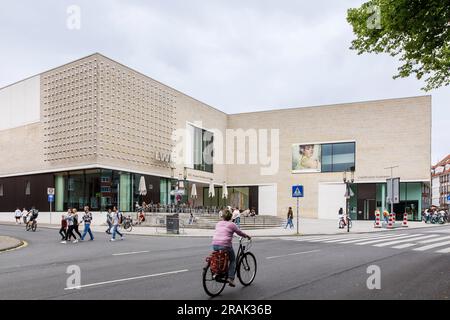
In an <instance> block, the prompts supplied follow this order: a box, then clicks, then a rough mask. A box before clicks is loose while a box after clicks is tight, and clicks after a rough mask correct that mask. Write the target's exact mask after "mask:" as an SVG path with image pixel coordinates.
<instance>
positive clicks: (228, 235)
mask: <svg viewBox="0 0 450 320" xmlns="http://www.w3.org/2000/svg"><path fill="white" fill-rule="evenodd" d="M231 217H232V213H231V211H229V210H226V211H225V212H224V213H223V215H222V219H223V221H219V222H218V223H217V224H216V229H215V231H214V236H213V241H212V245H213V250H214V251H219V250H227V251H228V254H229V257H230V267H229V269H228V279H227V282H228V284H229V285H230V287H235V284H234V273H235V269H236V256H235V254H234V250H233V244H232V240H233V234H234V233H236V234H238V235H239V236H241V237H244V238H248V239H251V237H250V236H249V235H247V234H245V233H244V232H242V231H241V230H240V229H239V228H238V226H237V225H236V224H234V223H233V222H231V221H230V220H231Z"/></svg>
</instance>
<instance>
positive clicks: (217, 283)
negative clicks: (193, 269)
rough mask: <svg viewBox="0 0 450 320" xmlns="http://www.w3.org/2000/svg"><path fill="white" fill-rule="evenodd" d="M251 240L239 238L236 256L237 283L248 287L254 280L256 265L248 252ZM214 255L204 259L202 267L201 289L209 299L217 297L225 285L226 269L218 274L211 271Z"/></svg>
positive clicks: (252, 256)
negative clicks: (204, 262) (204, 263)
mask: <svg viewBox="0 0 450 320" xmlns="http://www.w3.org/2000/svg"><path fill="white" fill-rule="evenodd" d="M251 243H252V240H246V238H240V240H239V249H238V252H237V254H236V271H235V272H236V273H237V277H238V279H239V282H240V283H242V285H243V286H248V285H250V284H251V283H252V282H253V280H255V276H256V270H257V264H256V258H255V255H254V254H253V253H251V252H249V251H248V250H249V249H250V247H251ZM212 259H214V254H211V255H210V256H208V257H207V258H206V265H205V266H204V267H203V277H202V278H203V289H204V290H205V292H206V294H208V295H209V296H211V297H216V296H218V295H219V294H220V293H221V292H222V291H223V289H224V288H225V285H226V284H227V278H228V268H229V264H228V265H227V268H225V269H224V270H222V271H221V272H219V273H214V272H213V271H212V270H211V264H212V263H213V262H214V261H212Z"/></svg>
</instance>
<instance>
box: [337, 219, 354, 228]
mask: <svg viewBox="0 0 450 320" xmlns="http://www.w3.org/2000/svg"><path fill="white" fill-rule="evenodd" d="M347 221H348V224H349V225H348V228H349V229H350V228H351V227H352V219H350V217H347ZM345 227H347V223H346V222H345V218H344V217H341V218H340V219H339V229H344V228H345Z"/></svg>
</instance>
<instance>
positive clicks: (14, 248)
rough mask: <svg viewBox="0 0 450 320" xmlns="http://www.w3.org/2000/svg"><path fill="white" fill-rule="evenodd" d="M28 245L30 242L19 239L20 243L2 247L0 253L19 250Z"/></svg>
mask: <svg viewBox="0 0 450 320" xmlns="http://www.w3.org/2000/svg"><path fill="white" fill-rule="evenodd" d="M10 238H12V237H10ZM14 239H16V238H14ZM16 240H18V239H16ZM26 246H28V242H26V241H24V240H19V244H17V245H14V246H12V247H7V248H3V249H0V253H4V252H9V251H15V250H19V249H22V248H25V247H26Z"/></svg>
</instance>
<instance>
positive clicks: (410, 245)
mask: <svg viewBox="0 0 450 320" xmlns="http://www.w3.org/2000/svg"><path fill="white" fill-rule="evenodd" d="M415 245H417V243H405V244H400V245H398V246H395V247H392V248H393V249H405V248H409V247H412V246H415Z"/></svg>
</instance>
